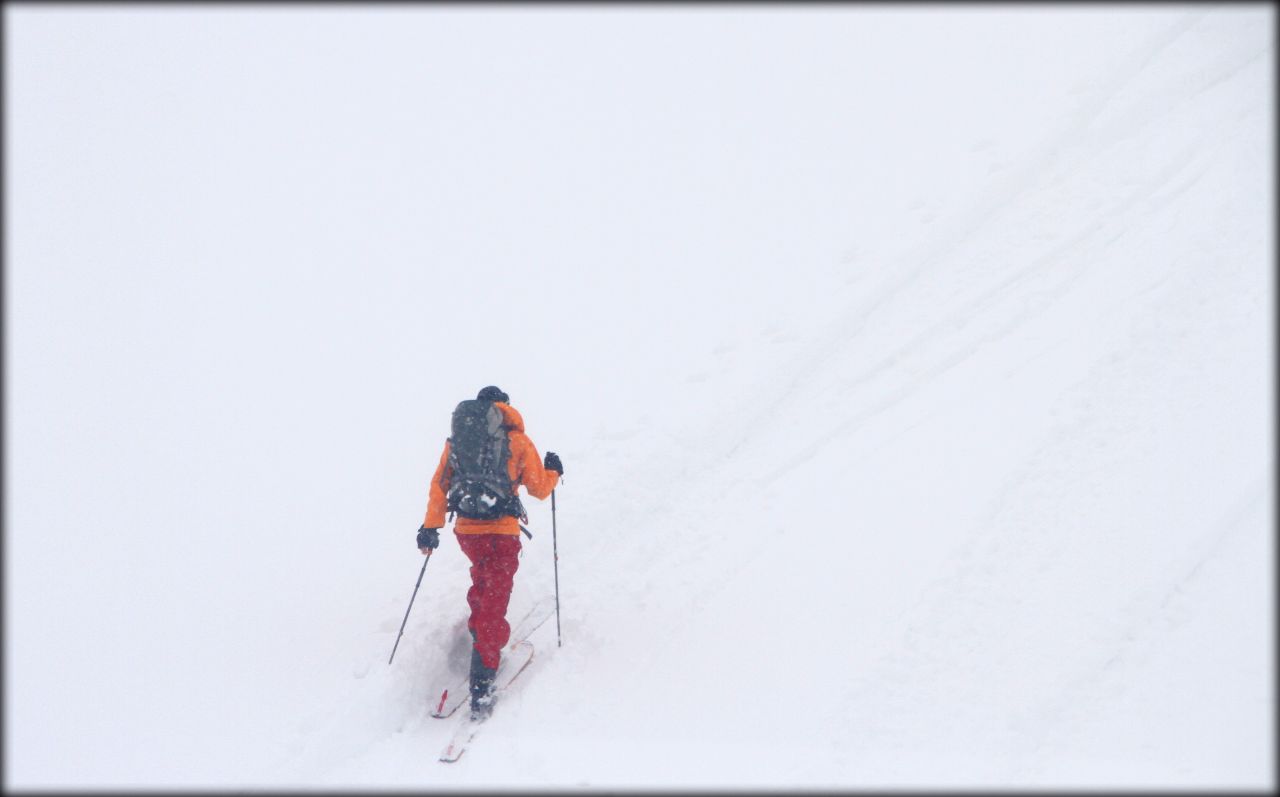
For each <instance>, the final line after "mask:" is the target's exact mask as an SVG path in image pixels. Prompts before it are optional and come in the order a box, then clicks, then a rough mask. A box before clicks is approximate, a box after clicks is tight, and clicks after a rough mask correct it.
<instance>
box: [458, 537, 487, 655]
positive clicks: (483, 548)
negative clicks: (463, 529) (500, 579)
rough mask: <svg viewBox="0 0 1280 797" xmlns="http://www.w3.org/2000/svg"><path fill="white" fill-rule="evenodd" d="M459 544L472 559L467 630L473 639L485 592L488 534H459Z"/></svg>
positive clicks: (468, 592)
mask: <svg viewBox="0 0 1280 797" xmlns="http://www.w3.org/2000/svg"><path fill="white" fill-rule="evenodd" d="M455 536H456V537H457V538H458V546H459V547H461V548H462V552H463V553H464V554H466V556H467V559H469V560H470V561H471V587H470V588H469V589H468V590H467V606H468V607H470V609H471V614H470V615H469V616H468V617H467V630H468V631H470V632H471V639H472V641H474V640H475V638H476V620H477V619H478V618H479V616H480V612H481V605H482V603H481V596H482V595H483V594H484V592H485V579H486V569H485V558H486V557H487V556H488V552H489V545H488V540H487V539H486V538H487V537H488V536H489V535H487V534H457V533H456V532H455Z"/></svg>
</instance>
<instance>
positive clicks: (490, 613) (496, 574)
mask: <svg viewBox="0 0 1280 797" xmlns="http://www.w3.org/2000/svg"><path fill="white" fill-rule="evenodd" d="M454 536H456V537H457V538H458V544H459V545H461V546H462V552H463V553H465V554H466V555H467V558H468V559H470V560H471V589H469V590H467V605H468V606H470V607H471V617H470V619H468V620H467V628H468V629H469V630H470V631H471V632H472V633H473V634H474V635H475V638H476V644H475V647H476V651H477V652H478V653H479V654H480V661H482V662H483V663H484V666H486V667H493V668H495V669H496V668H497V666H498V660H499V651H501V650H502V648H503V646H504V645H506V644H507V642H508V641H509V640H510V639H511V625H510V624H508V623H507V602H508V601H510V600H511V584H512V582H513V581H514V580H515V575H516V568H518V567H519V566H520V537H519V535H516V534H455V535H454Z"/></svg>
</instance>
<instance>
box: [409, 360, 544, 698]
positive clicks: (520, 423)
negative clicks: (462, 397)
mask: <svg viewBox="0 0 1280 797" xmlns="http://www.w3.org/2000/svg"><path fill="white" fill-rule="evenodd" d="M508 401H509V397H508V396H507V394H506V393H504V392H502V390H500V389H498V388H497V387H495V386H493V385H490V386H488V387H485V388H483V389H482V390H480V392H479V393H478V394H477V395H476V398H475V400H474V401H463V402H461V403H459V404H458V407H457V409H455V410H454V414H453V430H452V431H453V434H452V435H451V436H450V438H449V439H448V440H446V441H445V444H444V451H443V452H442V453H441V454H440V464H439V465H438V466H437V467H436V472H435V476H434V477H432V479H431V490H430V496H429V499H428V501H427V515H426V518H425V519H424V520H423V522H422V527H421V528H419V529H418V540H417V542H418V550H420V551H421V552H422V554H423V555H424V556H428V555H430V553H431V552H432V551H433V550H435V548H436V547H437V546H439V544H440V536H439V532H440V529H441V527H443V526H444V524H445V511H446V509H447V510H448V511H449V512H451V513H452V514H453V515H456V516H457V521H456V522H455V524H454V529H453V531H454V536H456V537H457V538H458V545H459V546H461V548H462V552H463V553H465V554H466V555H467V558H468V559H470V560H471V588H470V589H469V590H467V605H468V606H470V608H471V615H470V617H469V618H468V619H467V630H469V631H470V632H471V639H472V649H471V674H470V678H471V719H473V720H476V721H480V720H484V719H487V718H488V717H489V715H490V714H491V713H492V712H493V679H494V675H495V674H496V673H497V670H498V663H499V661H500V651H501V650H502V648H503V646H505V645H506V644H507V642H508V641H509V640H510V637H511V626H510V624H509V623H508V622H507V619H506V614H507V602H508V601H509V600H510V598H511V585H512V581H513V579H514V577H515V573H516V568H517V567H518V566H519V556H520V548H521V544H520V531H521V526H520V521H521V520H527V519H528V518H527V516H526V515H525V511H524V507H523V506H522V505H521V503H520V498H519V496H518V495H517V491H518V490H519V488H520V486H521V485H524V487H525V489H526V490H528V492H529V495H532V496H533V497H534V498H537V499H540V500H541V499H545V498H546V497H547V496H549V495H551V491H552V489H554V488H555V486H556V483H557V482H558V480H559V478H560V476H561V475H563V473H564V466H563V465H561V464H560V457H558V456H556V454H555V453H554V452H552V451H548V452H547V455H546V458H545V459H543V460H541V461H540V460H539V459H538V450H537V448H536V447H535V446H534V445H533V441H532V440H530V439H529V437H528V436H527V435H526V434H525V433H524V419H523V418H521V416H520V413H518V412H516V410H515V408H514V407H512V406H511V405H510V404H509V403H508ZM451 517H452V515H451Z"/></svg>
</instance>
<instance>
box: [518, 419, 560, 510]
mask: <svg viewBox="0 0 1280 797" xmlns="http://www.w3.org/2000/svg"><path fill="white" fill-rule="evenodd" d="M521 437H522V438H523V440H522V445H521V446H520V482H521V484H523V485H524V486H525V489H526V490H528V491H529V495H532V496H533V497H534V498H537V499H539V500H541V499H544V498H546V497H547V496H549V495H551V491H552V490H554V489H555V488H556V484H557V483H558V482H559V481H560V474H558V473H556V472H555V471H553V470H547V469H546V468H544V467H542V457H540V456H538V449H537V447H536V446H534V444H533V441H532V440H530V439H529V438H528V437H525V436H523V435H522V436H521Z"/></svg>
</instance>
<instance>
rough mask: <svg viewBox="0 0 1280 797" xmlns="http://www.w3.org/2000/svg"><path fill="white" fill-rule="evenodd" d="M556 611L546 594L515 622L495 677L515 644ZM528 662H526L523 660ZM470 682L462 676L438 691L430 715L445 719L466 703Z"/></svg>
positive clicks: (552, 601)
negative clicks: (437, 696) (438, 694)
mask: <svg viewBox="0 0 1280 797" xmlns="http://www.w3.org/2000/svg"><path fill="white" fill-rule="evenodd" d="M555 611H556V599H555V596H553V595H551V596H547V597H545V598H543V599H541V600H539V601H538V602H537V603H535V604H534V605H533V607H532V608H531V609H529V611H528V612H526V613H525V615H524V617H522V618H520V621H519V622H517V623H516V624H515V626H514V627H513V628H512V631H511V641H510V642H509V643H507V647H506V649H505V650H504V651H503V653H502V661H501V662H499V664H498V674H497V677H498V678H499V679H500V678H502V671H503V668H505V667H507V659H508V658H509V657H510V653H511V651H513V650H514V649H515V648H516V646H517V645H519V644H520V643H521V642H524V641H525V640H527V639H528V638H529V636H530V635H531V634H532V633H533V632H534V631H537V630H538V629H539V628H540V627H541V626H542V624H543V623H545V622H546V621H547V620H549V619H551V615H553V614H555ZM525 664H528V662H525ZM513 677H514V676H513ZM469 683H470V677H469V676H463V677H462V678H460V679H459V680H458V682H457V683H455V684H454V685H453V687H451V688H449V689H445V690H444V691H443V692H441V693H440V697H439V698H436V700H435V702H434V704H433V705H432V706H431V716H433V717H435V718H436V719H445V718H446V717H451V716H453V714H454V712H456V711H457V710H458V709H459V708H461V707H462V706H464V705H466V703H467V702H468V701H470V700H471V692H470V690H469V689H468V684H469Z"/></svg>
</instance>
